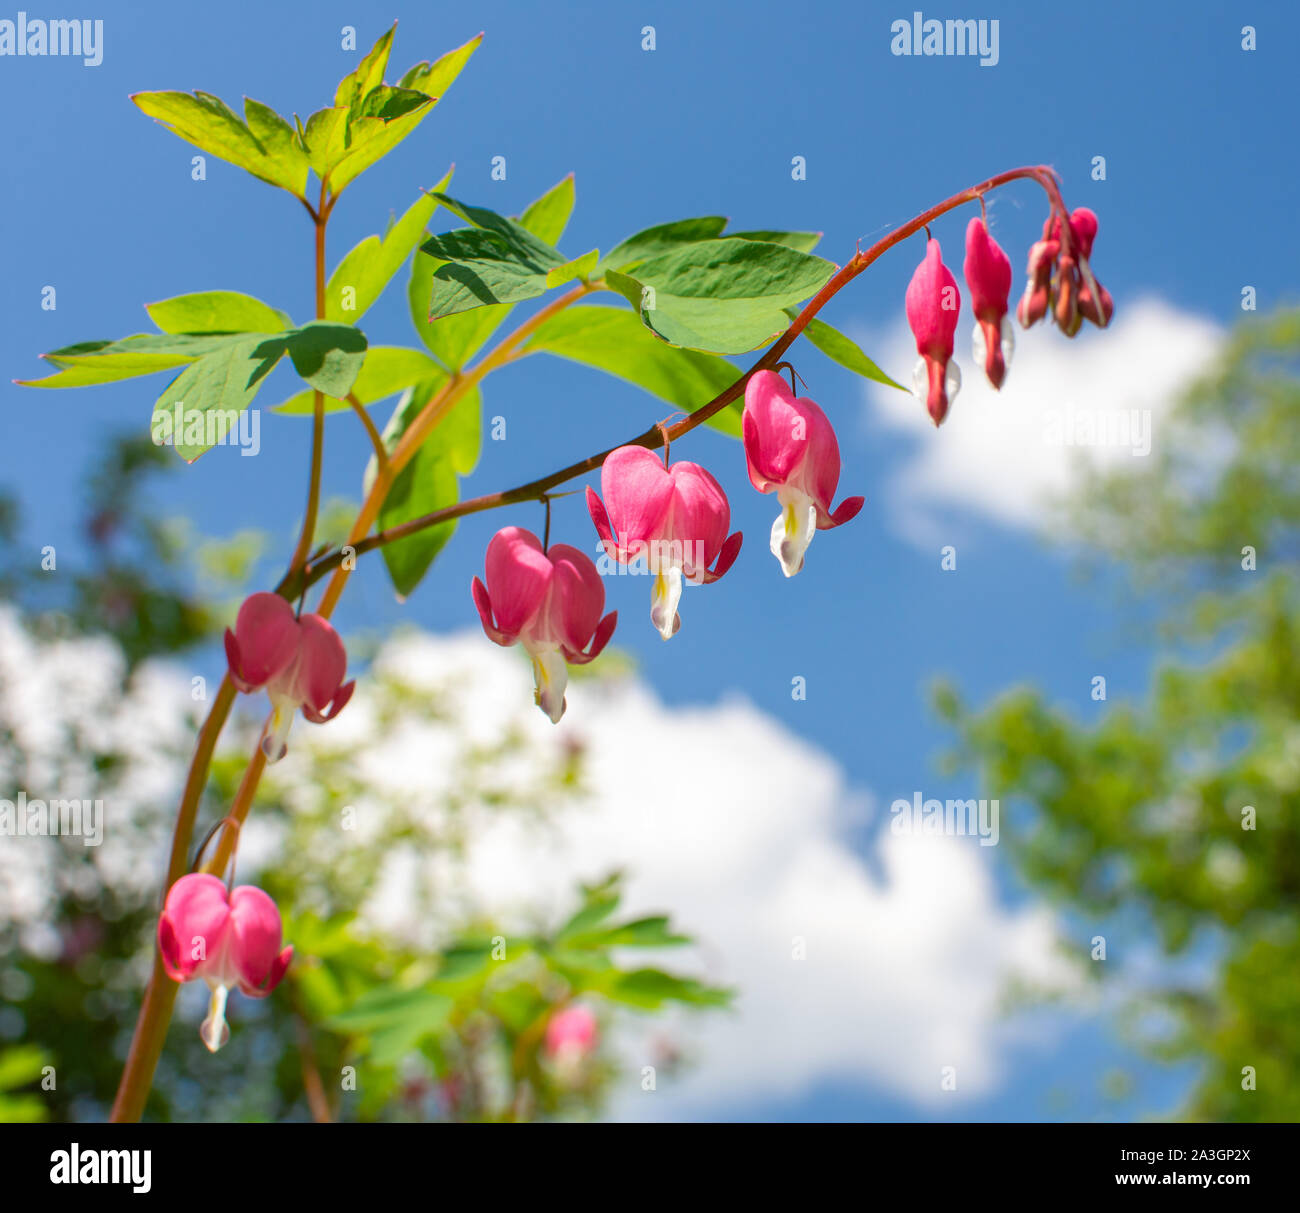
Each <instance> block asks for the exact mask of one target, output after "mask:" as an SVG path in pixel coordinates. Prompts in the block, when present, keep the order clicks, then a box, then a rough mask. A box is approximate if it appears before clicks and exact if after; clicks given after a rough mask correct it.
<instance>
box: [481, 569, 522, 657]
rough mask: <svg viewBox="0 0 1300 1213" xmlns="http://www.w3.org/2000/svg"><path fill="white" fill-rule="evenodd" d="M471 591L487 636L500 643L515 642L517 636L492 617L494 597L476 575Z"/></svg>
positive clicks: (508, 643) (509, 643)
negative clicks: (500, 626)
mask: <svg viewBox="0 0 1300 1213" xmlns="http://www.w3.org/2000/svg"><path fill="white" fill-rule="evenodd" d="M469 592H470V594H472V595H473V597H474V605H475V606H476V607H477V608H478V617H479V619H480V620H482V622H483V631H484V632H486V633H487V638H488V639H489V640H491V641H492V642H493V643H495V644H499V645H511V644H514V642H515V639H516V638H515V637H514V636H508V635H506V633H505V632H503V631H502V630H501V629H500V628H499V627H497V625H496V621H495V620H494V619H493V618H492V598H491V596H490V595H489V594H488V588H487V586H485V585H484V584H483V583H482V582H481V581H480V580H479V579H478V578H477V577H475V578H474V580H473V581H472V582H470V587H469Z"/></svg>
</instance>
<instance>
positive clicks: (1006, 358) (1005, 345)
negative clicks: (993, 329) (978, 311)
mask: <svg viewBox="0 0 1300 1213" xmlns="http://www.w3.org/2000/svg"><path fill="white" fill-rule="evenodd" d="M1015 352H1016V330H1015V329H1014V328H1012V326H1011V319H1010V317H1008V316H1003V317H1002V363H1003V365H1004V366H1006V367H1010V366H1011V355H1012V354H1014V353H1015ZM987 354H988V347H987V346H986V345H985V344H984V328H983V326H982V325H980V324H976V325H975V331H974V332H973V333H971V355H972V356H973V358H974V361H975V365H976V366H983V365H984V362H985V359H986V356H987Z"/></svg>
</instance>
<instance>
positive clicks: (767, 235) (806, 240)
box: [727, 231, 824, 253]
mask: <svg viewBox="0 0 1300 1213" xmlns="http://www.w3.org/2000/svg"><path fill="white" fill-rule="evenodd" d="M823 234H824V233H822V232H766V231H765V232H728V233H727V239H728V240H757V241H759V242H760V243H761V244H784V245H785V246H786V247H787V248H792V249H798V250H799V252H801V253H811V252H812V251H813V249H815V248H816V247H817V246H818V245H819V244H820V243H821V238H822V236H823Z"/></svg>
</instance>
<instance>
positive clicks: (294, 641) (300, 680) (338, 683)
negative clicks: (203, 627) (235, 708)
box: [226, 592, 356, 762]
mask: <svg viewBox="0 0 1300 1213" xmlns="http://www.w3.org/2000/svg"><path fill="white" fill-rule="evenodd" d="M226 659H227V661H228V663H229V667H230V679H231V681H232V682H233V683H234V684H235V686H236V687H238V688H239V689H240V690H241V691H243V692H245V693H246V694H251V693H252V692H254V691H259V690H261V689H262V688H263V687H265V688H266V692H267V694H268V695H269V696H270V698H271V715H270V718H269V719H268V720H267V722H266V726H265V728H264V729H263V730H262V751H263V753H265V754H266V757H267V759H268V760H269V761H271V762H278V761H279V760H280V759H281V758H283V757H284V755H285V752H286V751H287V750H288V736H289V727H290V725H292V724H293V714H294V713H295V712H296V711H297V710H298V709H299V708H301V709H302V714H303V715H304V716H305V717H306V718H307V719H308V720H310V721H312V722H313V723H315V724H323V723H324V722H325V721H327V720H333V719H334V717H335V716H337V715H338V714H339V713H340V712H341V711H342V710H343V708H344V705H345V704H346V703H347V701H348V700H349V699H351V698H352V691H353V689H354V687H355V686H356V683H355V682H349V683H346V684H344V682H343V676H344V674H346V673H347V668H348V655H347V652H346V651H345V649H344V648H343V641H342V640H340V639H339V635H338V633H337V632H336V631H335V630H334V629H333V628H332V627H331V626H330V624H329V622H328V621H327V620H325V619H322V618H321V617H320V616H319V615H302V616H298V615H295V614H294V611H293V607H291V606H290V605H289V604H288V603H287V602H286V601H285V600H284V599H283V598H281V597H280V596H279V594H270V593H265V592H262V593H257V594H252V595H250V596H249V597H248V598H247V599H246V600H245V601H244V604H243V606H241V607H240V608H239V615H238V617H237V618H236V620H235V630H234V631H233V632H232V631H230V629H229V628H227V629H226Z"/></svg>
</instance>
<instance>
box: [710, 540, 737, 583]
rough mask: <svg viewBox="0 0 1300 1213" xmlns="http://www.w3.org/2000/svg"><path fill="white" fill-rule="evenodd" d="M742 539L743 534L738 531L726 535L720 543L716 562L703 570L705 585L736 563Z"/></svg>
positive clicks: (717, 578)
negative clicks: (723, 541)
mask: <svg viewBox="0 0 1300 1213" xmlns="http://www.w3.org/2000/svg"><path fill="white" fill-rule="evenodd" d="M744 539H745V536H744V535H743V534H742V533H741V532H740V531H737V532H736V533H735V534H734V535H730V536H728V537H727V541H726V542H725V543H724V544H723V545H722V550H721V551H720V552H719V553H718V563H717V564H715V565H714V566H713V568H711V569H708V570H706V571H705V574H704V584H705V585H712V583H713V582H715V581H717V580H719V579H720V578H721V577H722V576H723V575H724V574H725V573H726V571H727V570H728V569H729V568H731V566H732V565H733V564H735V563H736V557H737V556H739V555H740V545H741V543H742V542H744Z"/></svg>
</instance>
